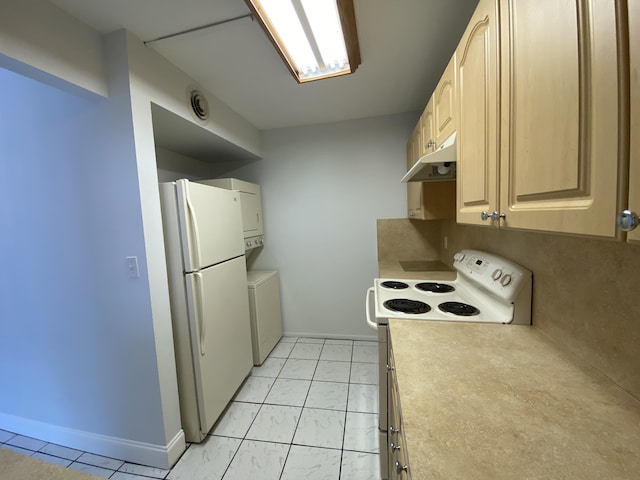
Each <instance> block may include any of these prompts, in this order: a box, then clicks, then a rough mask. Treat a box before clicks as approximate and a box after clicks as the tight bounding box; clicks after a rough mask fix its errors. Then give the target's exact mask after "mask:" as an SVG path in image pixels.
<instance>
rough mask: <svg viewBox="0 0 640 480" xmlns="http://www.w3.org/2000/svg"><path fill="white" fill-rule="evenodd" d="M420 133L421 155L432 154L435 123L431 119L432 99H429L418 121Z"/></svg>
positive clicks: (434, 142) (434, 143)
mask: <svg viewBox="0 0 640 480" xmlns="http://www.w3.org/2000/svg"><path fill="white" fill-rule="evenodd" d="M420 121H421V122H422V124H421V131H422V153H421V155H420V156H422V155H426V154H427V153H433V152H434V151H435V149H436V139H435V126H434V125H435V122H434V118H433V97H431V98H430V99H429V103H427V106H426V108H425V109H424V112H423V113H422V117H421V119H420Z"/></svg>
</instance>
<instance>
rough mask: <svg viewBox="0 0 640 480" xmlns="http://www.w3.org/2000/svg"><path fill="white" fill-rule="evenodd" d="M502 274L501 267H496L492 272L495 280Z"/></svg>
mask: <svg viewBox="0 0 640 480" xmlns="http://www.w3.org/2000/svg"><path fill="white" fill-rule="evenodd" d="M501 276H502V270H501V269H499V268H496V269H495V270H494V271H493V273H492V274H491V278H493V279H494V280H498V279H499V278H500V277H501Z"/></svg>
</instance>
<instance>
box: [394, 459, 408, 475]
mask: <svg viewBox="0 0 640 480" xmlns="http://www.w3.org/2000/svg"><path fill="white" fill-rule="evenodd" d="M394 466H395V469H396V473H397V474H398V475H400V474H401V473H402V472H406V471H407V470H409V466H408V465H402V464H401V463H400V462H399V461H397V460H396V463H395V464H394Z"/></svg>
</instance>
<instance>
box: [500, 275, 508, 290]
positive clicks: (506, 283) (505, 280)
mask: <svg viewBox="0 0 640 480" xmlns="http://www.w3.org/2000/svg"><path fill="white" fill-rule="evenodd" d="M500 283H501V284H502V286H503V287H506V286H507V285H509V284H510V283H511V275H509V274H508V273H507V274H506V275H505V276H504V277H502V280H500Z"/></svg>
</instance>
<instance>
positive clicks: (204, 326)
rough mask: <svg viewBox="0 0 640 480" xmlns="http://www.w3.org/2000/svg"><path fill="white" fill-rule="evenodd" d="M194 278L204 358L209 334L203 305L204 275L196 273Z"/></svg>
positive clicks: (201, 348) (197, 319)
mask: <svg viewBox="0 0 640 480" xmlns="http://www.w3.org/2000/svg"><path fill="white" fill-rule="evenodd" d="M193 278H194V280H195V287H196V288H195V292H194V293H195V294H196V304H197V311H196V322H197V323H198V330H200V335H199V343H200V355H202V356H204V339H205V337H206V334H207V323H206V322H205V320H204V305H203V303H202V296H203V294H202V274H201V273H194V274H193Z"/></svg>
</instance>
